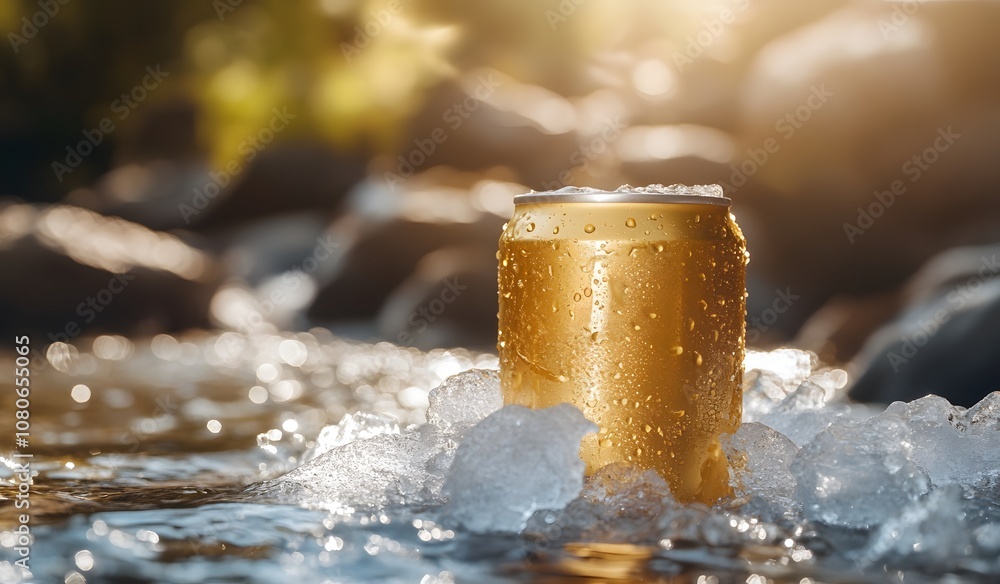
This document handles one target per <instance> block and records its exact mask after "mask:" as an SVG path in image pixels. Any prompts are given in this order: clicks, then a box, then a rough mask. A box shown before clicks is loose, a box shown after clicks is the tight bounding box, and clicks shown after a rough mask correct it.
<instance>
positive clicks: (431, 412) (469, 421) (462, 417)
mask: <svg viewBox="0 0 1000 584" xmlns="http://www.w3.org/2000/svg"><path fill="white" fill-rule="evenodd" d="M427 401H428V403H429V404H430V406H429V407H428V408H427V423H429V424H432V425H434V426H437V427H438V428H439V429H441V430H446V431H451V430H465V429H468V428H469V427H470V426H472V425H473V424H475V423H477V422H479V421H480V420H482V419H483V418H485V417H486V416H488V415H490V414H492V413H493V412H495V411H497V410H499V409H500V408H502V407H503V393H501V391H500V376H499V375H498V374H497V372H496V371H492V370H485V369H472V370H469V371H465V372H463V373H459V374H458V375H453V376H451V377H449V378H448V379H446V380H444V382H443V383H442V384H441V385H439V386H438V387H437V388H435V389H432V390H431V392H430V394H429V395H428V396H427Z"/></svg>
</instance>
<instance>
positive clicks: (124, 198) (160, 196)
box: [64, 159, 212, 231]
mask: <svg viewBox="0 0 1000 584" xmlns="http://www.w3.org/2000/svg"><path fill="white" fill-rule="evenodd" d="M210 172H211V169H210V168H209V167H208V165H206V164H205V163H203V162H197V161H170V160H164V159H160V160H151V161H145V162H130V163H127V164H125V165H123V166H119V167H117V168H115V169H113V170H110V171H108V172H107V173H106V174H104V175H103V176H101V178H100V179H98V181H97V182H96V183H95V184H94V186H93V187H92V188H81V189H76V190H74V191H71V192H70V193H69V194H68V195H67V196H66V198H65V200H64V202H65V203H67V204H69V205H75V206H78V207H83V208H85V209H90V210H92V211H96V212H98V213H101V214H102V215H110V216H115V217H121V218H122V219H126V220H128V221H131V222H133V223H138V224H140V225H145V226H146V227H149V228H150V229H156V230H163V231H165V230H171V229H178V228H184V227H187V226H188V225H189V222H188V221H186V220H185V215H184V213H182V211H181V208H182V205H191V203H192V199H193V198H194V196H195V193H196V192H197V191H198V190H202V189H204V187H205V185H206V184H211V181H212V179H211V175H210Z"/></svg>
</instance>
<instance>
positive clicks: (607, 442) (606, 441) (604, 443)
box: [601, 438, 615, 448]
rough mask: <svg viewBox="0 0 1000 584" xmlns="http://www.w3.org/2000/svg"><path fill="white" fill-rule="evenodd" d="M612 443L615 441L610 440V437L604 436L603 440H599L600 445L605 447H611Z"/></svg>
mask: <svg viewBox="0 0 1000 584" xmlns="http://www.w3.org/2000/svg"><path fill="white" fill-rule="evenodd" d="M614 445H615V443H614V442H612V441H611V439H610V438H605V439H604V440H601V446H603V447H605V448H611V447H612V446H614Z"/></svg>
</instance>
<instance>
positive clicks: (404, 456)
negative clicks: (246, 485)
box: [263, 426, 447, 509]
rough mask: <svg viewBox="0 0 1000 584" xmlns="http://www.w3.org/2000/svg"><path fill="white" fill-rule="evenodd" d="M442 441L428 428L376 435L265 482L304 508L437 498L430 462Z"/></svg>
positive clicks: (379, 504) (265, 488)
mask: <svg viewBox="0 0 1000 584" xmlns="http://www.w3.org/2000/svg"><path fill="white" fill-rule="evenodd" d="M445 443H446V441H445V440H444V439H443V437H442V436H440V433H439V432H438V431H437V430H436V429H434V428H433V427H430V426H423V427H421V428H419V429H416V430H412V431H409V432H404V433H402V434H378V435H376V436H373V437H371V438H367V439H360V440H355V441H353V442H349V443H347V444H344V445H342V446H339V447H336V448H334V449H332V450H330V451H328V452H326V453H325V454H323V455H321V456H319V457H318V458H316V459H315V460H313V461H311V462H308V463H306V464H304V465H302V466H300V467H298V468H296V469H295V470H293V471H291V472H289V473H288V474H286V475H284V476H282V477H280V478H278V479H276V480H274V481H270V482H268V483H265V484H264V485H263V492H264V493H269V492H270V493H283V494H285V495H286V496H289V497H290V498H292V499H294V500H296V501H297V502H298V503H299V504H302V505H304V506H306V507H311V508H318V509H340V508H344V507H371V508H381V507H384V506H386V505H389V504H404V503H408V504H416V503H433V502H437V499H438V497H439V496H440V492H435V490H434V488H433V481H432V479H433V474H434V471H435V470H436V469H437V468H438V467H435V466H434V465H432V464H430V462H431V461H432V460H433V459H434V457H435V456H436V455H439V454H440V453H441V452H442V451H444V450H445V449H446V448H447V446H446V445H445Z"/></svg>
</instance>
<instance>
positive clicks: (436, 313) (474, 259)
mask: <svg viewBox="0 0 1000 584" xmlns="http://www.w3.org/2000/svg"><path fill="white" fill-rule="evenodd" d="M496 263H497V262H496V250H495V249H494V248H493V247H488V246H485V245H463V246H460V247H458V246H453V247H447V248H443V249H439V250H436V251H433V252H431V253H429V254H427V255H426V256H424V258H423V259H421V260H420V262H419V263H418V264H417V267H416V269H415V270H414V272H413V274H412V275H410V277H409V278H407V279H406V280H405V281H404V282H403V283H402V284H400V285H399V287H397V288H396V289H395V290H394V291H393V292H392V294H391V295H390V296H389V298H388V299H387V300H386V301H385V304H384V305H383V307H382V309H381V310H380V311H379V314H378V329H379V333H380V334H381V335H382V336H383V337H385V338H387V339H390V340H392V341H394V342H396V343H398V344H400V345H410V346H414V347H417V348H420V349H430V348H434V347H446V346H458V347H468V348H473V349H480V350H487V351H492V350H493V349H494V348H495V347H496V342H497V332H496V328H497V327H496V325H497V323H496V319H497V310H498V307H497V274H496V270H497V268H496Z"/></svg>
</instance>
